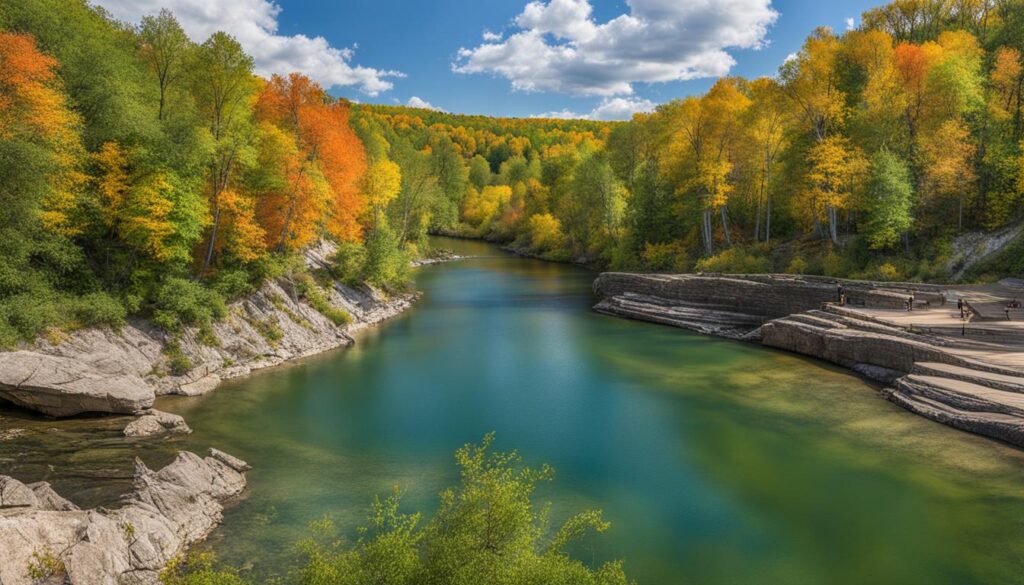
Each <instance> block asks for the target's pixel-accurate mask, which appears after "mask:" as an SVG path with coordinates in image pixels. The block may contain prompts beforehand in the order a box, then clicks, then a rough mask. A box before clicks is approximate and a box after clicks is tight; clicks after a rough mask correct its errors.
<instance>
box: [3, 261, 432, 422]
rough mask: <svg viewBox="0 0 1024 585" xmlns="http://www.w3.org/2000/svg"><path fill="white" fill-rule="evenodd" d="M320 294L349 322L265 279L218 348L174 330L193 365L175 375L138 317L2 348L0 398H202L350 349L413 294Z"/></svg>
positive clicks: (47, 406) (154, 334)
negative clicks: (250, 377) (355, 338)
mask: <svg viewBox="0 0 1024 585" xmlns="http://www.w3.org/2000/svg"><path fill="white" fill-rule="evenodd" d="M332 252H333V246H331V245H330V244H328V243H321V244H320V245H318V246H316V247H314V248H312V249H310V250H309V251H307V254H306V262H307V264H308V265H309V266H311V267H317V266H320V265H324V264H325V263H326V259H327V258H328V257H329V256H330V255H331V253H332ZM324 296H325V297H326V300H327V302H328V303H329V304H330V305H332V306H333V307H335V308H337V309H342V310H344V311H346V312H347V313H348V314H349V315H350V316H351V318H352V320H351V323H349V324H347V325H336V324H335V323H333V322H332V321H331V320H330V319H328V318H327V317H325V316H324V315H323V314H321V313H320V312H319V311H317V310H316V309H314V308H313V307H312V306H310V305H309V304H308V303H306V302H305V301H303V300H301V299H299V298H298V297H297V295H296V294H295V292H294V287H292V286H291V284H290V283H289V282H288V281H287V280H286V279H278V280H274V281H270V282H267V283H265V284H264V285H263V287H262V288H261V289H260V290H259V291H258V292H257V293H255V294H253V295H251V296H249V297H247V298H245V299H243V300H241V301H238V302H235V303H232V304H230V305H229V307H228V317H227V318H226V319H224V320H222V321H220V322H218V323H215V324H214V326H213V332H214V335H215V337H216V339H217V343H216V344H214V345H209V344H204V343H203V342H201V341H200V336H199V332H198V331H196V330H187V331H185V332H184V333H183V334H182V335H181V336H180V339H179V341H178V346H179V348H180V353H181V355H183V356H184V357H186V358H187V361H188V363H189V364H190V366H191V367H188V368H187V371H184V372H180V373H179V374H178V375H174V374H172V373H171V372H172V371H173V370H174V368H173V367H172V363H171V356H169V355H168V353H169V352H168V348H169V345H168V344H169V342H171V338H170V337H169V336H168V335H167V334H166V333H165V332H164V331H162V330H160V329H158V328H156V327H154V326H152V325H151V324H150V323H148V322H145V321H142V320H135V321H132V322H131V323H129V324H128V325H126V326H124V327H122V328H121V329H120V330H117V331H114V330H111V329H106V328H104V329H85V330H80V331H75V332H73V333H71V334H70V335H69V336H68V337H67V338H66V339H64V340H61V341H59V342H57V343H53V342H50V341H47V340H39V341H37V342H36V343H35V344H33V345H32V346H30V347H27V348H24V349H21V350H19V351H13V352H4V353H0V398H3V399H6V400H9V401H11V402H13V403H15V404H18V405H19V406H22V407H24V408H28V409H31V410H36V411H39V412H42V413H45V414H48V415H52V416H70V415H74V414H78V413H82V412H109V413H125V414H128V413H138V412H140V411H143V410H145V409H148V408H149V407H151V406H152V404H153V400H154V398H155V397H156V396H157V395H162V394H185V395H197V394H202V393H205V392H208V391H210V390H212V389H213V388H216V387H217V386H218V385H219V384H220V382H221V381H222V380H224V379H227V378H233V377H236V376H241V375H245V374H248V373H249V372H251V371H253V370H257V369H260V368H265V367H270V366H274V365H278V364H280V363H282V362H284V361H287V360H290V359H295V358H300V357H304V356H308V355H313V354H316V353H320V352H323V351H327V350H329V349H333V348H336V347H340V346H344V345H349V344H351V343H352V337H351V334H352V333H354V332H356V331H358V330H360V329H363V328H365V327H367V326H369V325H373V324H376V323H379V322H381V321H383V320H385V319H388V318H390V317H393V316H395V315H397V314H398V313H401V312H402V311H404V310H405V309H407V308H409V307H410V306H411V304H412V303H413V302H414V301H415V298H416V295H414V294H408V295H402V296H398V297H393V298H385V297H384V296H383V295H382V294H380V293H379V292H377V291H375V290H373V289H370V288H369V287H366V288H362V289H355V288H352V287H349V286H346V285H344V284H342V283H337V282H336V283H334V284H333V286H332V287H330V288H329V289H328V290H325V291H324ZM178 363H179V364H180V363H182V362H181V361H180V358H179V362H178ZM179 368H180V366H179Z"/></svg>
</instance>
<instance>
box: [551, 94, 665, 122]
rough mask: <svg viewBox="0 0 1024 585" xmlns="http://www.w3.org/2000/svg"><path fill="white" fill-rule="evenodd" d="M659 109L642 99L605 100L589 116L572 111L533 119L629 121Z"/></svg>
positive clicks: (558, 112)
mask: <svg viewBox="0 0 1024 585" xmlns="http://www.w3.org/2000/svg"><path fill="white" fill-rule="evenodd" d="M655 107H657V104H655V103H654V102H652V101H651V100H647V99H641V98H622V97H616V98H605V99H603V100H601V103H599V104H598V105H597V107H595V108H594V109H593V110H591V111H590V113H588V114H578V113H576V112H573V111H571V110H558V111H555V112H545V113H543V114H537V115H535V116H532V117H533V118H557V119H561V120H573V119H577V120H628V119H630V118H632V117H633V114H636V113H639V112H650V111H653V110H654V108H655Z"/></svg>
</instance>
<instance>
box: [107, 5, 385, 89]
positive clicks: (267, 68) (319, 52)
mask: <svg viewBox="0 0 1024 585" xmlns="http://www.w3.org/2000/svg"><path fill="white" fill-rule="evenodd" d="M95 3H96V4H98V5H100V6H102V7H104V8H106V9H107V10H109V11H110V13H111V14H113V15H114V17H115V18H118V19H120V20H124V21H126V22H132V23H138V22H139V21H140V20H141V19H142V17H143V16H147V15H151V14H155V13H156V12H158V11H159V10H160V9H161V8H168V9H170V10H171V11H172V12H173V13H174V15H175V16H176V17H177V19H178V22H180V23H181V27H182V28H183V29H185V32H186V33H187V34H188V36H189V37H191V38H192V40H194V41H196V42H203V41H204V40H206V38H207V37H209V36H210V35H211V34H213V33H214V32H216V31H218V30H222V31H224V32H226V33H228V34H230V35H231V36H233V37H235V38H236V39H237V40H238V42H239V43H241V45H242V47H243V48H244V49H245V51H246V52H247V53H249V54H250V55H252V57H253V59H254V60H255V61H256V73H257V74H259V75H263V76H270V75H271V74H274V73H282V74H284V73H290V72H293V71H297V72H300V73H304V74H306V75H307V76H309V77H310V78H311V79H313V80H315V81H317V82H318V83H320V84H321V85H323V86H324V87H328V88H329V87H351V86H355V87H358V88H359V90H360V91H362V92H363V93H365V94H367V95H371V96H376V95H378V94H380V93H381V92H383V91H387V90H389V89H391V88H392V87H393V84H392V82H391V81H389V78H397V77H404V75H403V74H402V73H400V72H398V71H386V70H381V69H373V68H371V67H362V66H359V65H354V64H353V63H352V57H353V56H354V50H353V49H352V48H349V47H343V48H337V47H332V46H331V44H330V43H328V42H327V39H325V38H323V37H307V36H306V35H302V34H298V35H291V36H287V35H280V34H278V33H277V29H278V22H277V17H278V15H279V14H280V13H281V7H280V6H278V5H277V4H276V3H275V2H273V1H272V0H95Z"/></svg>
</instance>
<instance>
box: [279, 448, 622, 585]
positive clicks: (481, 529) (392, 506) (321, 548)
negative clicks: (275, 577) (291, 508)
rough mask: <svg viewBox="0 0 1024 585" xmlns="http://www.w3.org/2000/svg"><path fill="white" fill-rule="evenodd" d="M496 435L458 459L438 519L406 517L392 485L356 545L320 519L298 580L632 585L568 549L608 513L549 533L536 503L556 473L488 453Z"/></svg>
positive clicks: (304, 547)
mask: <svg viewBox="0 0 1024 585" xmlns="http://www.w3.org/2000/svg"><path fill="white" fill-rule="evenodd" d="M492 438H493V436H492V435H488V436H487V437H486V438H485V439H484V442H483V444H482V445H466V446H465V447H463V448H461V449H459V450H458V451H457V452H456V454H455V459H456V462H457V463H458V465H459V468H460V472H461V473H460V474H459V477H460V482H459V484H458V485H455V486H452V487H451V488H449V489H446V490H444V491H443V492H442V493H441V498H440V500H441V502H440V506H439V507H438V509H437V512H436V513H435V515H434V516H433V518H432V519H429V520H426V519H425V518H424V516H423V514H420V513H405V512H403V511H402V510H401V503H402V501H401V496H402V493H401V491H400V490H399V489H398V488H395V490H394V491H393V492H392V494H391V495H390V496H388V497H386V498H377V499H376V500H375V501H374V503H373V505H372V506H371V508H370V512H369V514H368V515H367V522H366V525H365V526H363V527H361V528H360V529H359V534H360V538H359V539H358V540H357V541H355V542H352V543H348V542H345V541H343V540H340V539H339V538H338V535H337V533H336V528H335V526H334V523H333V521H331V519H330V518H324V519H322V520H319V521H316V522H313V523H312V524H311V525H310V529H311V531H312V532H313V536H312V537H311V538H308V539H306V540H304V541H302V542H301V543H300V544H299V551H300V552H301V553H302V554H303V556H304V557H305V560H304V563H303V565H302V566H301V567H299V568H298V570H297V572H296V574H295V578H296V579H295V581H296V582H298V583H309V584H313V583H324V584H327V583H330V584H332V585H365V584H366V583H389V584H391V585H419V584H421V583H438V584H451V583H467V584H468V583H474V584H475V583H480V584H484V583H499V582H500V583H513V582H514V583H523V584H531V583H534V584H536V583H545V584H547V583H551V584H555V583H560V584H569V583H572V584H580V585H583V584H587V585H628V584H630V583H631V581H630V580H629V579H628V578H627V577H626V575H625V573H624V571H623V569H622V564H621V562H616V561H612V562H606V563H604V564H602V565H601V566H599V567H596V568H591V567H589V566H588V565H587V564H584V563H583V562H582V561H580V560H577V559H576V558H574V557H573V556H572V554H571V552H570V551H578V550H581V548H580V543H579V541H580V540H582V539H586V538H588V537H591V536H592V535H596V534H599V533H602V532H605V531H606V530H607V529H608V528H609V527H610V525H609V523H608V522H606V521H605V520H604V519H603V518H602V516H601V512H600V511H597V510H585V511H583V512H580V513H578V514H575V515H573V516H569V517H568V520H566V521H565V523H564V524H562V525H561V526H554V527H553V526H551V523H550V522H549V516H548V512H547V511H548V506H541V505H536V504H535V503H534V502H532V501H531V500H532V496H533V495H534V494H535V489H536V487H537V486H538V484H541V483H544V482H548V481H551V479H552V477H553V470H552V469H551V468H550V467H548V466H542V467H540V468H536V469H533V468H529V467H526V466H524V465H523V463H522V460H521V458H520V457H519V455H518V454H516V453H515V452H512V453H492V452H489V448H490V445H491V441H492ZM496 575H502V578H499V579H496V578H495V576H496Z"/></svg>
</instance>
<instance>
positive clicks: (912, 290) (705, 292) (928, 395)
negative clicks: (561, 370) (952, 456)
mask: <svg viewBox="0 0 1024 585" xmlns="http://www.w3.org/2000/svg"><path fill="white" fill-rule="evenodd" d="M839 285H842V287H843V290H844V293H845V301H846V303H845V305H840V304H839V303H838V302H837V301H838V291H839ZM594 291H595V293H596V295H597V297H598V299H599V300H598V303H597V305H596V306H595V307H594V308H595V310H596V311H598V312H602V313H606V314H611V315H616V316H620V317H627V318H631V319H639V320H644V321H651V322H655V323H662V324H667V325H673V326H676V327H681V328H684V329H689V330H692V331H697V332H700V333H706V334H712V335H718V336H722V337H728V338H732V339H742V340H747V341H756V342H760V343H762V344H764V345H766V346H770V347H776V348H779V349H784V350H788V351H792V352H796V353H800V354H804V355H808V356H812V357H815V358H819V359H822V360H825V361H828V362H832V363H834V364H838V365H841V366H844V367H848V368H851V369H853V370H854V371H856V372H858V373H860V374H861V375H864V376H866V377H868V378H871V379H873V380H874V381H875V382H877V383H879V384H880V385H882V394H883V396H885V397H886V398H887V399H889V400H890V401H892V402H893V403H895V404H898V405H900V406H902V407H904V408H906V409H907V410H910V411H912V412H915V413H917V414H920V415H922V416H925V417H928V418H930V419H932V420H936V421H939V422H942V423H944V424H948V425H950V426H953V427H956V428H959V429H962V430H966V431H970V432H974V433H978V434H981V435H986V436H989V437H993V438H996V439H1000V440H1002V441H1006V442H1009V443H1012V444H1014V445H1017V446H1020V447H1024V327H1021V326H1020V324H1014V323H1006V324H1000V326H999V327H998V328H996V327H994V326H993V325H991V324H988V325H983V326H980V327H978V326H974V325H973V324H972V325H971V326H970V327H968V325H967V322H966V321H960V320H959V319H958V316H957V315H956V313H957V311H956V310H955V309H953V308H952V306H951V305H950V306H947V305H946V301H947V297H949V298H950V299H952V297H953V296H959V293H957V292H956V291H947V290H945V289H944V288H943V287H939V286H935V285H923V284H909V283H897V284H893V283H876V282H865V281H851V280H836V279H826V278H821V277H802V276H791V275H728V276H726V275H694V274H680V275H667V274H627V273H605V274H602V275H600V276H599V277H598V279H597V280H596V281H595V283H594ZM908 302H909V303H910V305H911V306H912V307H913V309H914V310H913V311H906V308H907V306H908ZM969 332H970V333H969Z"/></svg>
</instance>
